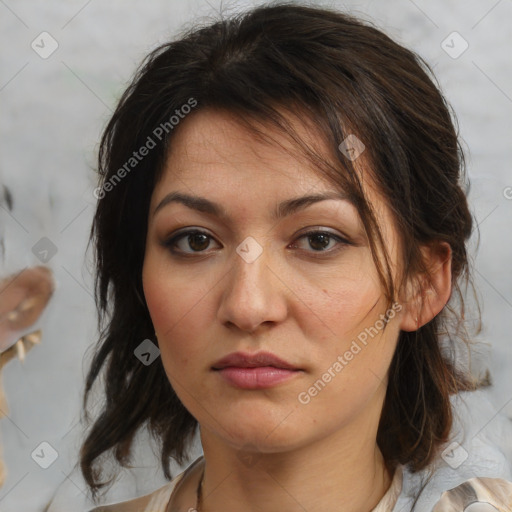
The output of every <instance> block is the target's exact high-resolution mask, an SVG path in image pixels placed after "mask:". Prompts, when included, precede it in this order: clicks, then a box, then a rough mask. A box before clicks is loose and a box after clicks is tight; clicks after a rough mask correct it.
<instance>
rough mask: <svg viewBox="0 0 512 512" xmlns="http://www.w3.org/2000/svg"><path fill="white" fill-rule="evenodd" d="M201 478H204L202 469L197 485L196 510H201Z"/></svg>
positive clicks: (199, 511)
mask: <svg viewBox="0 0 512 512" xmlns="http://www.w3.org/2000/svg"><path fill="white" fill-rule="evenodd" d="M203 478H204V469H203V473H202V474H201V480H199V485H198V486H197V503H196V511H197V512H201V511H202V509H203Z"/></svg>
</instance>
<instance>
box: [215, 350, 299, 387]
mask: <svg viewBox="0 0 512 512" xmlns="http://www.w3.org/2000/svg"><path fill="white" fill-rule="evenodd" d="M212 370H213V371H215V372H217V373H218V374H219V376H221V377H222V378H223V379H224V381H226V382H228V383H229V384H231V385H232V386H234V387H236V388H239V389H264V388H269V387H273V386H276V385H277V384H280V383H282V382H284V381H288V380H289V379H291V378H293V377H296V376H298V375H299V374H302V373H304V371H303V370H302V369H301V368H298V367H297V366H296V365H294V364H292V363H289V362H288V361H285V360H284V359H281V358H280V357H278V356H276V355H275V354H272V353H271V352H258V353H256V354H248V353H244V352H233V353H232V354H229V355H227V356H226V357H223V358H222V359H220V360H219V361H217V362H216V363H215V364H214V365H213V366H212Z"/></svg>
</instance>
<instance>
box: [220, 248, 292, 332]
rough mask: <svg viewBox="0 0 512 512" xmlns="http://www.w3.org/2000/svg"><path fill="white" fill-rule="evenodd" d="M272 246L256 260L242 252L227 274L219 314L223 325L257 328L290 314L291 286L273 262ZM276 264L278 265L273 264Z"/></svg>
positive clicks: (249, 329) (245, 329)
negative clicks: (289, 288)
mask: <svg viewBox="0 0 512 512" xmlns="http://www.w3.org/2000/svg"><path fill="white" fill-rule="evenodd" d="M269 256H270V249H269V248H264V250H263V252H262V253H261V254H260V255H259V257H258V258H256V259H255V260H254V261H252V262H250V263H249V262H247V261H246V260H244V258H242V257H241V256H240V255H239V254H238V253H235V254H234V257H233V260H234V261H233V266H232V268H231V270H230V271H229V272H228V274H227V275H226V276H225V278H224V279H225V280H226V281H224V280H223V282H224V287H225V288H224V290H223V293H222V296H221V300H220V305H219V310H218V318H219V320H220V321H221V322H222V324H223V325H226V326H228V327H232V326H233V325H235V326H236V327H238V328H239V329H241V330H243V331H247V332H250V333H253V332H255V331H256V330H257V329H258V328H259V326H260V325H262V324H269V323H278V322H281V321H283V320H284V319H285V318H286V315H287V303H286V297H287V295H288V296H289V293H287V286H286V284H285V283H284V282H283V281H282V279H281V278H280V276H279V272H278V270H277V269H276V268H275V267H276V265H275V263H274V264H273V261H272V258H270V257H269ZM273 267H274V268H273Z"/></svg>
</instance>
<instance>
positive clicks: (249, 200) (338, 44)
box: [81, 4, 512, 512]
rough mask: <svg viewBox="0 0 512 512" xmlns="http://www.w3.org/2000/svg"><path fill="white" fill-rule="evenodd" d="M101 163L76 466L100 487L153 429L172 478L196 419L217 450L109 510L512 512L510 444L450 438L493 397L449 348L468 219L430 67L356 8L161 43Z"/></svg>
mask: <svg viewBox="0 0 512 512" xmlns="http://www.w3.org/2000/svg"><path fill="white" fill-rule="evenodd" d="M99 162H100V172H101V174H102V181H101V183H100V186H99V187H98V189H97V190H96V195H97V197H98V198H99V203H98V207H97V212H96V216H95V219H94V225H93V229H92V232H91V239H92V240H93V241H94V243H95V247H96V256H97V275H96V279H97V281H96V283H97V301H98V309H99V314H100V326H102V335H101V339H100V341H99V345H98V349H97V352H96V354H95V357H94V359H93V362H92V366H91V369H90V371H89V374H88V378H87V385H86V397H85V399H86V400H87V396H88V394H89V392H90V391H91V389H92V386H93V384H94V382H95V381H96V379H97V377H98V376H99V375H100V371H105V383H106V388H105V391H106V402H105V404H104V407H103V410H102V411H101V414H100V415H99V417H98V418H97V419H96V420H95V422H94V424H93V425H92V428H91V429H90V431H89V433H88V436H87V438H86V440H85V441H84V444H83V446H82V451H81V468H82V472H83V474H84V477H85V479H86V481H87V483H88V484H89V486H90V488H91V489H92V491H93V492H94V493H97V492H98V491H99V489H100V488H101V487H102V486H103V485H104V484H105V483H106V481H107V479H106V477H107V475H105V474H104V472H102V471H101V467H99V464H98V458H99V457H101V456H103V455H105V454H107V453H108V452H112V453H113V454H114V455H115V459H116V460H117V461H118V462H119V463H121V464H122V465H128V464H129V463H130V453H131V446H132V441H133V438H134V435H135V434H136V433H137V432H138V431H139V429H140V428H141V427H142V426H144V425H145V424H146V422H147V424H148V426H149V428H150V430H151V432H152V433H153V434H154V435H155V436H156V438H157V439H159V440H160V441H161V448H162V450H161V462H162V466H163V469H164V472H165V475H166V477H167V478H169V479H171V478H172V475H171V474H170V472H169V468H168V464H169V460H170V459H171V458H174V459H175V460H176V461H177V462H178V463H179V464H182V463H183V462H184V460H185V459H186V457H187V449H188V447H189V445H190V442H191V440H192V439H193V436H194V434H195V433H196V427H198V430H199V435H200V439H201V444H202V447H203V451H204V456H202V457H200V458H198V459H197V460H196V461H195V462H194V463H193V464H192V465H191V466H189V468H188V469H187V471H185V472H183V473H181V474H180V475H178V476H175V477H174V479H172V480H171V482H170V483H169V484H168V485H166V486H165V487H163V488H161V489H159V490H157V491H155V492H154V493H152V494H151V495H147V496H143V497H141V498H138V499H135V500H132V501H130V502H125V503H121V504H116V505H113V506H109V507H100V508H99V509H97V510H123V511H128V510H137V511H142V510H145V511H149V510H152V511H156V510H157V511H177V510H189V511H191V510H198V511H202V512H216V511H220V510H222V511H227V512H229V511H233V510H266V511H272V510H277V509H279V510H287V511H295V510H297V511H298V510H301V511H302V510H308V511H309V512H316V511H319V510H343V511H345V512H351V511H371V510H373V511H379V512H382V511H391V510H395V511H398V510H411V509H413V508H415V509H416V510H432V506H433V505H435V504H437V505H436V506H437V509H436V510H464V507H474V506H475V504H476V506H480V505H482V506H484V507H494V508H488V509H486V510H510V507H511V506H512V500H511V499H509V498H510V494H511V488H512V484H511V483H510V482H507V480H508V479H511V478H512V477H511V475H510V469H511V468H510V466H509V465H508V463H507V462H506V460H505V458H504V456H503V454H502V452H501V451H500V449H499V448H496V447H495V446H491V445H489V446H488V447H487V446H484V447H483V448H482V447H480V448H475V447H474V446H473V444H474V443H473V444H472V442H473V438H475V439H476V437H477V436H476V434H475V436H473V438H471V439H464V440H463V439H460V442H458V441H454V439H455V437H454V434H455V430H454V428H455V427H456V426H457V421H456V420H457V417H456V415H454V401H456V400H458V399H459V398H461V397H464V396H466V395H471V394H472V393H473V392H474V390H475V389H476V388H477V387H478V383H477V381H476V379H475V378H474V377H473V376H472V375H471V374H470V373H469V372H468V371H467V368H465V366H464V365H460V364H459V365H456V364H455V361H454V356H453V353H454V352H453V350H454V349H455V348H457V346H458V345H457V344H458V343H460V341H463V342H466V343H469V336H468V334H467V333H466V332H465V329H464V305H463V304H464V303H463V293H462V289H461V285H462V284H463V283H466V284H468V283H470V282H471V280H470V274H469V270H468V261H467V254H466V242H467V240H468V239H469V237H470V235H471V233H472V227H473V222H472V218H471V214H470V212H469V209H468V205H467V201H466V197H465V194H464V191H463V190H462V188H461V182H462V178H463V170H464V166H463V164H464V160H463V154H462V152H461V150H460V146H459V143H458V139H457V133H456V130H455V128H454V126H453V122H452V120H451V117H450V111H449V109H448V106H447V104H446V101H445V100H444V98H443V96H442V95H441V93H440V92H439V90H438V89H437V87H436V86H435V85H434V83H433V81H432V78H430V77H429V69H428V66H427V65H426V64H425V63H423V61H421V59H420V58H419V57H417V56H416V55H414V54H413V53H412V52H410V51H409V50H407V49H405V48H403V47H401V46H400V45H398V44H397V43H395V42H393V41H392V40H390V39H389V38H388V37H387V36H386V35H384V34H383V33H382V32H380V31H378V30H376V29H375V28H373V27H371V26H369V25H367V24H364V23H362V22H360V21H358V20H356V19H354V18H352V17H350V16H347V15H344V14H341V13H337V12H334V11H330V10H325V9H319V8H310V7H305V6H293V5H288V4H281V5H272V6H263V7H258V8H256V9H254V10H252V11H250V12H247V13H246V14H243V15H240V16H235V17H233V18H231V19H227V20H222V21H219V22H217V23H213V24H212V25H210V26H206V27H203V28H198V29H194V30H191V31H189V32H188V33H186V34H184V35H183V36H182V37H181V38H180V39H179V40H177V41H174V42H170V43H168V44H165V45H163V46H162V47H160V48H158V49H157V50H155V51H153V52H152V53H151V55H149V56H148V58H147V59H146V61H145V63H144V65H143V66H142V67H141V69H140V70H139V72H138V73H137V75H136V77H135V78H134V80H133V82H132V84H131V85H130V87H129V88H128V90H127V91H126V92H125V93H124V95H123V97H122V98H121V100H120V103H119V105H118V107H117V109H116V111H115V112H114V115H113V117H112V119H111V121H110V123H109V124H108V126H107V128H106V130H105V133H104V135H103V139H102V143H101V148H100V155H99ZM452 349H453V350H452ZM489 419H490V418H489ZM500 421H502V420H500ZM504 428H508V430H507V431H505V430H504V431H503V432H505V433H506V434H507V435H510V426H509V425H508V424H507V425H506V427H504ZM454 443H455V444H454ZM491 444H492V443H491ZM478 446H480V445H478ZM466 448H467V449H466ZM495 448H496V449H495ZM479 450H480V451H479ZM493 450H494V451H493ZM489 453H492V454H493V455H492V456H493V457H494V458H493V459H492V464H487V465H486V463H485V462H482V454H483V455H485V454H489ZM472 478H473V479H476V480H471V479H472ZM482 479H485V482H483V480H482ZM460 485H464V486H465V487H464V489H466V490H467V489H469V491H468V492H465V491H464V492H462V494H461V492H460V491H461V487H460ZM483 487H486V488H487V487H488V488H490V489H491V492H490V493H488V495H487V494H486V495H485V496H484V495H483V494H482V492H480V493H479V491H478V489H481V488H483ZM498 488H499V489H500V490H501V489H504V491H503V492H501V491H500V492H498ZM452 489H457V490H456V491H455V490H452ZM445 491H447V492H446V493H445V494H443V493H444V492H445ZM454 493H455V494H454ZM461 495H462V496H463V499H462V501H461V500H460V499H459V498H460V496H461ZM425 497H426V498H425ZM455 499H457V500H459V501H457V502H455V501H454V500H455ZM422 500H423V501H422ZM447 503H448V504H447ZM455 503H458V504H457V505H455ZM427 504H428V507H429V508H428V509H427V508H420V507H426V506H427ZM449 507H452V508H449ZM453 507H456V508H453ZM460 507H463V508H460ZM468 510H469V509H468ZM475 510H476V509H475ZM482 510H484V509H482Z"/></svg>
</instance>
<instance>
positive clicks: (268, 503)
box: [201, 424, 391, 512]
mask: <svg viewBox="0 0 512 512" xmlns="http://www.w3.org/2000/svg"><path fill="white" fill-rule="evenodd" d="M366 425H368V424H366ZM361 427H362V428H363V430H361ZM366 430H368V427H367V428H366ZM362 434H366V435H362ZM372 434H375V435H374V436H372V437H373V441H371V440H370V439H368V435H372ZM201 441H202V445H203V451H204V459H205V470H204V481H203V485H202V506H201V512H218V511H221V510H222V511H223V512H239V511H240V510H244V511H247V512H256V511H261V510H287V511H289V512H304V510H307V511H308V512H324V511H325V510H343V511H344V512H370V511H371V510H372V509H373V508H374V507H375V506H376V505H377V504H378V503H379V501H380V500H381V498H382V497H383V496H384V494H385V493H386V491H387V490H388V489H389V487H390V485H391V475H390V473H389V471H388V470H387V468H386V465H385V462H384V459H383V457H382V454H381V452H380V450H379V449H378V447H377V445H376V432H374V433H373V432H365V431H364V426H362V425H354V426H352V428H344V429H340V430H338V431H336V432H334V433H333V434H332V435H330V436H328V437H325V438H322V439H321V440H319V441H316V442H314V443H311V444H309V445H308V446H303V447H301V448H299V449H296V450H293V451H287V452H279V453H261V452H256V453H254V452H253V453H251V452H248V451H247V452H246V453H243V452H240V451H239V450H236V451H235V450H233V448H232V447H230V446H227V445H226V444H225V443H222V442H220V440H219V438H218V437H216V435H215V434H214V433H213V432H210V431H207V430H205V429H204V428H201Z"/></svg>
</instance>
